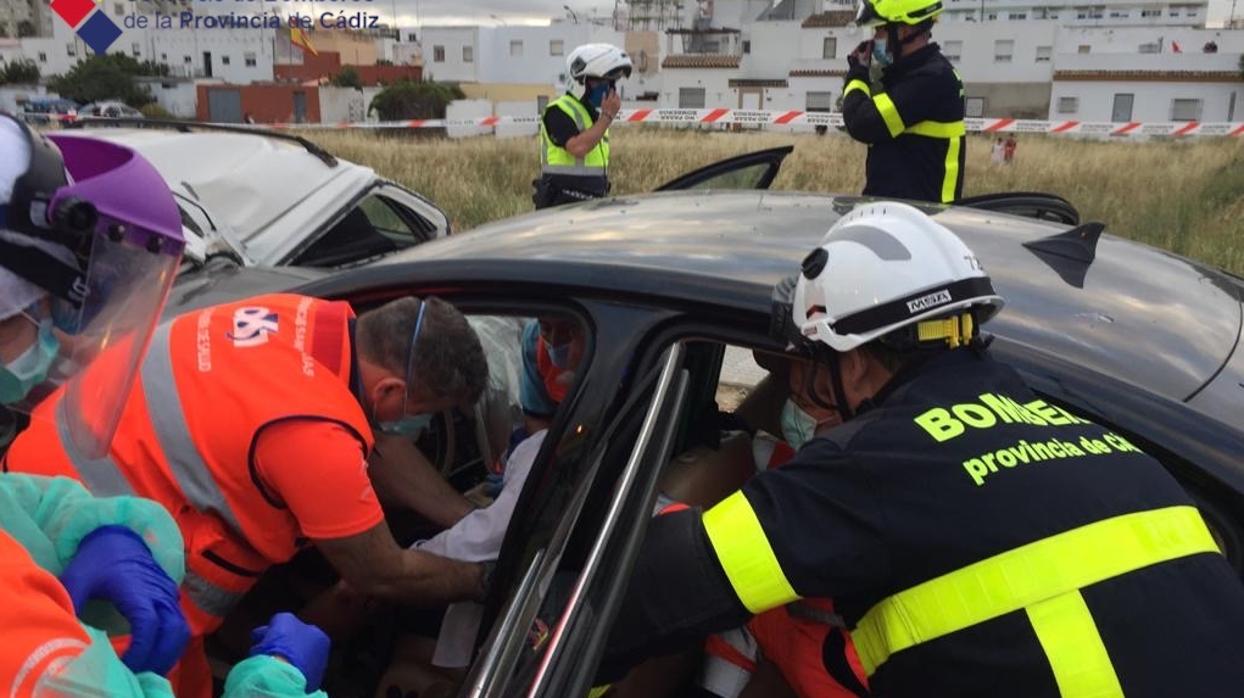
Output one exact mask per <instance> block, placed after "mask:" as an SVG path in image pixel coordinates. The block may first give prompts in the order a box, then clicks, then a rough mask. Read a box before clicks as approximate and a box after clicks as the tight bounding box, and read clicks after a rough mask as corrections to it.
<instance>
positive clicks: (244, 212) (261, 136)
mask: <svg viewBox="0 0 1244 698" xmlns="http://www.w3.org/2000/svg"><path fill="white" fill-rule="evenodd" d="M85 126H86V128H81V129H74V130H69V131H62V132H61V133H63V134H66V135H72V136H87V137H90V138H99V139H103V140H107V141H111V142H113V143H118V144H121V145H125V146H128V147H130V148H133V149H134V150H136V151H138V153H140V154H141V155H142V156H143V157H145V158H147V159H148V160H149V161H151V163H152V164H153V165H155V167H156V169H157V170H159V172H160V174H161V175H163V176H164V179H165V181H167V182H168V186H169V188H170V189H171V190H172V191H173V195H174V196H175V197H176V198H177V205H178V207H179V208H180V209H181V219H182V227H183V233H184V234H185V236H186V243H187V244H186V253H185V263H184V265H183V270H184V269H192V268H198V267H202V266H204V265H206V264H208V263H209V262H212V261H213V260H231V263H234V264H240V265H242V266H285V265H297V266H305V267H322V268H332V269H340V268H344V267H352V266H357V265H360V264H364V263H366V262H369V261H372V260H375V259H378V258H380V257H383V256H385V255H388V254H391V253H393V252H396V251H398V250H403V249H406V248H408V247H413V246H414V245H418V244H420V243H423V242H427V241H428V240H432V239H434V238H438V237H444V236H446V235H448V234H449V220H448V218H447V217H446V216H445V213H444V212H443V211H441V210H440V209H439V208H437V207H436V206H435V205H434V204H432V202H430V201H428V200H427V199H425V198H424V197H422V196H419V195H418V194H416V193H414V192H412V191H410V190H409V189H406V188H405V187H402V186H401V185H399V184H396V183H394V182H391V181H389V180H386V179H384V178H382V177H380V176H379V175H377V174H376V172H375V171H374V170H372V169H371V168H369V167H363V166H361V165H356V164H354V163H351V162H347V161H345V160H340V159H338V158H335V157H333V156H332V155H330V154H328V153H327V152H325V151H324V150H322V149H321V148H319V147H318V146H316V145H315V144H314V143H311V142H310V141H308V140H306V139H304V138H301V137H299V136H296V135H292V134H287V133H281V132H271V131H264V130H259V129H247V128H241V127H239V128H217V127H200V126H197V125H193V124H187V125H184V126H178V127H170V128H164V127H160V128H147V127H144V128H112V127H109V128H102V127H96V126H97V124H95V123H87V124H85Z"/></svg>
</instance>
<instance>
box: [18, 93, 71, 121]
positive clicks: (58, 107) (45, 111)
mask: <svg viewBox="0 0 1244 698" xmlns="http://www.w3.org/2000/svg"><path fill="white" fill-rule="evenodd" d="M77 114H78V103H77V102H75V101H73V100H71V99H32V100H29V101H27V102H24V103H23V104H22V105H21V110H20V111H19V112H18V116H21V117H22V118H23V119H25V120H26V123H28V124H36V125H44V124H49V123H51V122H53V121H63V120H64V119H65V118H69V119H73V118H75V117H77Z"/></svg>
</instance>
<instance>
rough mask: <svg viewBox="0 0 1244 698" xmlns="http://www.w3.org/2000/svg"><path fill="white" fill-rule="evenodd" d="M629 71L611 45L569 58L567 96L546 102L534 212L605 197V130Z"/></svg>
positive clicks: (626, 62) (619, 101) (620, 52)
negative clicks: (619, 82) (622, 81)
mask: <svg viewBox="0 0 1244 698" xmlns="http://www.w3.org/2000/svg"><path fill="white" fill-rule="evenodd" d="M631 69H632V64H631V57H630V56H628V55H627V54H626V52H625V51H623V50H622V49H620V48H618V47H616V46H612V45H610V44H584V45H583V46H580V47H578V48H576V49H575V50H573V51H571V52H570V56H568V57H567V59H566V93H565V94H563V95H562V96H561V97H558V98H557V99H555V100H553V101H552V102H549V105H548V106H547V107H546V108H545V110H544V116H543V118H542V119H541V120H540V179H538V180H536V181H535V182H533V184H534V185H535V188H536V193H535V195H534V196H533V197H532V200H533V201H534V202H535V204H536V208H547V207H549V206H556V205H559V204H565V203H571V202H574V201H587V200H589V199H596V198H600V197H602V196H605V195H606V194H608V193H609V125H610V124H611V123H613V120H614V119H615V118H617V116H618V111H620V110H621V109H622V98H621V97H620V96H619V95H618V90H617V83H618V81H619V80H622V79H623V78H628V77H630V75H631ZM576 92H577V94H576Z"/></svg>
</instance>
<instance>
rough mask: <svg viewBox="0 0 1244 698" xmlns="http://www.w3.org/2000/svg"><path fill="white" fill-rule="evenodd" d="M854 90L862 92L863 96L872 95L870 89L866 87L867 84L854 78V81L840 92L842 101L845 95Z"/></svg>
mask: <svg viewBox="0 0 1244 698" xmlns="http://www.w3.org/2000/svg"><path fill="white" fill-rule="evenodd" d="M855 90H860V91H861V92H863V93H864V94H866V95H868V96H870V97H871V96H872V93H873V91H872V88H870V87H869V86H868V83H866V82H864V81H863V80H860V79H858V78H856V79H855V80H852V81H851V82H848V83H847V86H846V87H845V88H843V90H842V97H843V99H846V97H847V95H849V94H851V93H852V92H854V91H855Z"/></svg>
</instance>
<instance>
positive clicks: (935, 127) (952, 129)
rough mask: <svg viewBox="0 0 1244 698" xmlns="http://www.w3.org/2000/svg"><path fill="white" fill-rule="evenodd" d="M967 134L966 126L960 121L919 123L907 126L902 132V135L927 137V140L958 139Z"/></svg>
mask: <svg viewBox="0 0 1244 698" xmlns="http://www.w3.org/2000/svg"><path fill="white" fill-rule="evenodd" d="M967 132H968V129H967V126H966V125H965V124H964V123H963V122H962V121H950V122H942V121H921V122H920V123H918V124H914V125H912V126H908V127H907V129H906V130H905V131H904V133H911V134H915V135H917V136H928V137H929V138H958V137H960V136H964V135H967Z"/></svg>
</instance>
